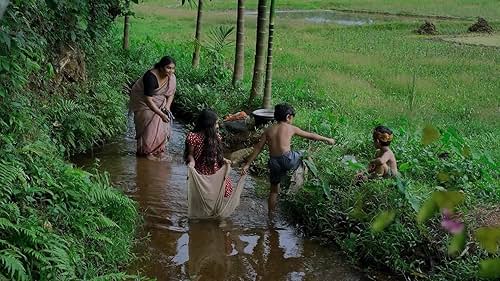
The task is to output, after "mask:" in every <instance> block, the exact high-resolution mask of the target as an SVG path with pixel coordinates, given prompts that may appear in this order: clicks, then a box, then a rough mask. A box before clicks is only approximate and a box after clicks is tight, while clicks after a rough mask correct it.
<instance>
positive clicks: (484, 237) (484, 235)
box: [475, 227, 500, 254]
mask: <svg viewBox="0 0 500 281" xmlns="http://www.w3.org/2000/svg"><path fill="white" fill-rule="evenodd" d="M475 237H476V239H477V241H478V242H479V245H480V246H481V247H482V248H483V249H485V250H486V251H488V252H490V253H492V254H493V253H496V252H497V251H498V246H499V245H500V227H481V228H478V229H477V230H476V234H475Z"/></svg>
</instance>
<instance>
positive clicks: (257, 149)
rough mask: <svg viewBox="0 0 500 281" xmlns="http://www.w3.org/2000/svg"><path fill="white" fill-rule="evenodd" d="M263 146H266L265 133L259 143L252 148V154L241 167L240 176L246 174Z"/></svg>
mask: <svg viewBox="0 0 500 281" xmlns="http://www.w3.org/2000/svg"><path fill="white" fill-rule="evenodd" d="M264 145H266V133H263V134H262V136H261V137H260V141H259V142H258V143H257V144H256V145H255V146H254V148H253V151H252V154H250V157H248V160H247V162H246V163H245V165H244V166H243V169H242V170H241V173H242V174H246V173H248V169H249V168H250V163H252V161H253V160H255V158H257V155H259V153H260V152H261V151H262V149H263V148H264Z"/></svg>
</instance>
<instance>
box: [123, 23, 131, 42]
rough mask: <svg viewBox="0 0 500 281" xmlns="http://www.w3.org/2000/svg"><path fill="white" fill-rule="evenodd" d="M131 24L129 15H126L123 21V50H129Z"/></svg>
mask: <svg viewBox="0 0 500 281" xmlns="http://www.w3.org/2000/svg"><path fill="white" fill-rule="evenodd" d="M129 27H130V23H129V15H125V18H124V20H123V49H124V50H128V41H129V40H128V33H129V32H128V31H129Z"/></svg>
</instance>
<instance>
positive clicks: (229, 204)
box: [188, 164, 246, 219]
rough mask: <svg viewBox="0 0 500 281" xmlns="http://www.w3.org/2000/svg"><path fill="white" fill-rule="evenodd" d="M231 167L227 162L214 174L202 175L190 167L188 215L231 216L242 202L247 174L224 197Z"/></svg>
mask: <svg viewBox="0 0 500 281" xmlns="http://www.w3.org/2000/svg"><path fill="white" fill-rule="evenodd" d="M230 172H231V167H230V166H229V165H228V164H225V165H224V166H223V167H222V168H221V169H219V170H218V171H217V172H215V173H214V174H212V175H202V174H200V173H198V171H196V169H195V168H192V167H188V216H189V218H192V219H202V218H225V217H229V216H230V215H231V214H232V213H233V212H234V210H235V209H236V207H238V205H239V204H240V195H241V192H242V191H243V186H244V184H245V178H246V176H242V177H241V178H240V180H239V181H238V184H237V185H236V187H235V188H234V189H233V192H231V194H230V195H229V196H228V197H224V193H225V183H226V179H227V178H228V177H229V173H230Z"/></svg>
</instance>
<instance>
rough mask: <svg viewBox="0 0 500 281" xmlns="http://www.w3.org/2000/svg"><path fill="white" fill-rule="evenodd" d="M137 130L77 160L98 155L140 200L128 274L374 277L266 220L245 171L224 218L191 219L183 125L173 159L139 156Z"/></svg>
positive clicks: (272, 279) (87, 162) (271, 280)
mask: <svg viewBox="0 0 500 281" xmlns="http://www.w3.org/2000/svg"><path fill="white" fill-rule="evenodd" d="M129 127H130V126H129ZM133 135H134V132H132V131H131V130H129V132H128V133H127V135H126V136H125V137H124V138H120V139H118V140H117V141H115V142H112V143H109V144H106V145H104V146H102V147H101V148H99V149H98V150H95V151H93V152H92V153H90V154H86V155H80V156H78V157H76V159H74V162H75V163H76V164H77V165H79V166H83V167H90V166H92V165H94V163H95V161H96V160H97V159H99V164H100V169H101V170H104V171H107V172H109V174H110V177H111V180H112V182H113V184H114V185H115V186H116V187H117V188H121V189H122V190H123V191H124V192H125V193H126V194H127V195H128V196H130V197H131V198H133V199H134V200H136V201H137V202H138V204H139V206H140V210H141V213H142V215H143V216H144V223H145V225H144V227H143V229H142V231H140V234H139V235H140V237H139V239H140V240H142V242H141V243H139V246H138V247H137V249H136V254H137V256H138V257H139V259H138V260H137V262H135V263H134V264H131V265H130V267H129V272H130V273H141V274H143V275H146V276H148V277H152V278H156V279H157V280H159V281H162V280H210V281H222V280H264V281H279V280H322V281H327V280H328V281H330V280H370V279H371V278H368V277H367V276H366V275H364V273H362V271H361V270H360V269H359V268H354V267H352V266H350V265H348V263H347V262H346V261H345V260H344V259H343V258H342V257H341V255H340V254H339V253H338V252H337V251H336V250H335V249H333V248H330V247H325V246H322V245H320V244H319V243H318V242H317V241H314V240H310V239H308V238H305V237H303V236H302V235H300V234H299V233H298V232H297V231H296V229H295V228H294V227H293V226H290V225H289V224H287V222H286V220H284V219H282V218H277V219H276V220H275V221H273V222H269V221H268V219H267V204H266V200H265V199H263V198H259V197H258V196H256V194H255V189H254V186H255V185H257V184H259V180H258V179H255V178H251V177H248V178H247V182H246V185H245V190H244V192H243V194H242V198H241V204H240V206H239V207H238V209H237V210H236V211H235V213H234V214H233V215H232V216H231V217H230V218H229V219H228V220H227V221H226V222H225V223H221V222H218V221H188V219H187V202H186V200H187V190H186V178H187V168H186V166H185V165H184V163H183V161H182V154H183V150H184V137H185V127H184V126H183V125H182V124H179V123H176V124H175V125H174V128H173V137H172V139H171V141H170V143H169V144H168V153H169V155H170V156H171V159H169V160H167V161H164V162H156V161H151V160H147V159H145V158H137V157H136V156H135V150H136V147H135V146H136V142H135V139H134V138H133ZM233 176H234V177H237V174H236V173H235V172H234V175H233ZM260 182H261V183H260V184H265V181H263V182H262V180H261V181H260ZM144 237H145V238H144ZM378 280H380V279H378Z"/></svg>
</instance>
